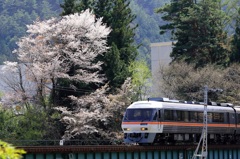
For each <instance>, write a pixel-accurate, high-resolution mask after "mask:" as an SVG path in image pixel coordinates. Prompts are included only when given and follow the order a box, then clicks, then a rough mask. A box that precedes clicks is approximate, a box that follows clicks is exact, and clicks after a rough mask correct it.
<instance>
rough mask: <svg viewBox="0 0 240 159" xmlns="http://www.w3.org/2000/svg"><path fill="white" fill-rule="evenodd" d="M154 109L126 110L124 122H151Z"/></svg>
mask: <svg viewBox="0 0 240 159" xmlns="http://www.w3.org/2000/svg"><path fill="white" fill-rule="evenodd" d="M153 114H154V109H127V111H126V113H125V116H124V119H123V120H124V121H151V120H152V118H153Z"/></svg>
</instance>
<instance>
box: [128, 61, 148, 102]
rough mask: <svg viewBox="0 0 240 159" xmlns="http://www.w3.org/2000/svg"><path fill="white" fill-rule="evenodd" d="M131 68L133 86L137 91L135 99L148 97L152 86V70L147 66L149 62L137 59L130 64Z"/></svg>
mask: <svg viewBox="0 0 240 159" xmlns="http://www.w3.org/2000/svg"><path fill="white" fill-rule="evenodd" d="M129 69H130V72H132V87H133V89H134V92H136V95H135V97H133V98H134V99H133V101H138V100H143V99H146V96H147V94H149V92H150V86H151V82H150V81H151V71H150V69H149V67H148V66H147V62H146V61H144V60H139V61H135V62H133V63H132V64H131V65H130V67H129Z"/></svg>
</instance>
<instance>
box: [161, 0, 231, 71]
mask: <svg viewBox="0 0 240 159" xmlns="http://www.w3.org/2000/svg"><path fill="white" fill-rule="evenodd" d="M158 12H159V13H165V14H166V16H164V19H165V20H167V21H170V22H171V23H169V24H166V25H163V26H161V29H162V30H163V31H166V30H169V29H170V30H172V33H173V38H172V40H174V41H176V42H175V43H174V47H173V51H172V53H171V57H172V59H173V61H181V60H183V61H185V62H187V63H194V64H195V66H196V67H203V66H205V65H206V64H217V65H222V66H226V65H227V64H228V62H229V51H228V49H227V48H228V47H227V42H228V41H227V32H226V31H224V28H225V24H224V20H225V19H226V15H225V13H224V12H223V11H222V10H221V6H220V1H218V0H216V1H212V0H201V1H192V0H180V1H175V0H173V1H172V3H171V4H170V5H167V6H165V7H164V8H161V9H159V10H158ZM171 15H173V16H172V17H171ZM162 33H163V32H162Z"/></svg>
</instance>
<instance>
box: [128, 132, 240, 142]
mask: <svg viewBox="0 0 240 159" xmlns="http://www.w3.org/2000/svg"><path fill="white" fill-rule="evenodd" d="M128 135H129V137H130V138H132V139H131V141H132V142H133V141H136V143H137V144H138V145H192V144H197V143H198V142H199V141H200V138H201V134H168V133H166V134H164V133H158V134H154V136H155V137H154V139H153V141H151V142H148V141H147V140H145V141H144V142H142V139H143V138H146V137H147V136H151V135H150V134H149V133H142V134H140V133H136V134H133V133H132V134H128ZM134 138H136V139H137V138H139V140H138V139H137V140H134ZM147 138H148V137H147ZM237 143H239V144H240V135H234V134H208V144H210V145H214V144H237Z"/></svg>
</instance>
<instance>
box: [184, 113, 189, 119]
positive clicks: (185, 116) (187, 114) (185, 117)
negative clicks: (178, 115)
mask: <svg viewBox="0 0 240 159" xmlns="http://www.w3.org/2000/svg"><path fill="white" fill-rule="evenodd" d="M184 121H185V122H189V112H187V111H186V112H184Z"/></svg>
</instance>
